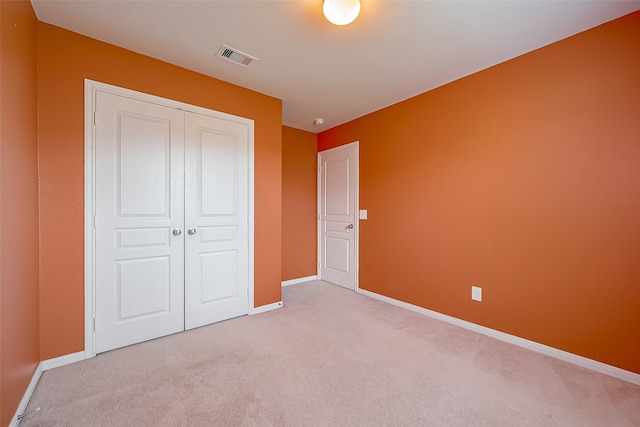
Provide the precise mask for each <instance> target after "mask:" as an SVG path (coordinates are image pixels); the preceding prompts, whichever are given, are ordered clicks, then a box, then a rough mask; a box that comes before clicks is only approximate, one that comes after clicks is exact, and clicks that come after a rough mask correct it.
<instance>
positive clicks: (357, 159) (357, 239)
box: [316, 141, 360, 292]
mask: <svg viewBox="0 0 640 427" xmlns="http://www.w3.org/2000/svg"><path fill="white" fill-rule="evenodd" d="M352 148H353V149H354V151H355V156H354V157H355V159H354V161H355V165H354V167H355V181H356V182H355V183H354V187H355V194H354V197H355V208H354V210H355V212H354V215H355V218H354V229H353V231H354V234H355V235H354V237H353V242H354V248H353V256H354V258H355V260H354V267H355V269H356V271H355V276H356V278H355V282H356V283H355V285H354V289H353V290H354V291H355V292H358V291H359V290H360V255H359V254H360V250H359V247H360V141H354V142H350V143H348V144H343V145H340V146H338V147H334V148H329V149H328V150H323V151H319V152H318V157H317V160H316V161H317V165H318V166H317V178H316V181H317V190H316V192H317V193H318V203H317V206H318V212H317V214H318V222H317V224H318V225H317V229H318V237H317V239H318V262H317V266H318V271H317V274H318V279H319V280H322V276H321V274H320V271H321V262H322V252H321V251H322V219H321V218H322V171H321V167H322V154H323V153H325V154H326V153H332V152H336V151H342V150H348V149H352Z"/></svg>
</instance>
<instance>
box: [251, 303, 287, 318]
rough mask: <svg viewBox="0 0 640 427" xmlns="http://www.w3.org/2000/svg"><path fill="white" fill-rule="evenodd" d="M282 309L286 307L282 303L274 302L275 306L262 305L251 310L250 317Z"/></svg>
mask: <svg viewBox="0 0 640 427" xmlns="http://www.w3.org/2000/svg"><path fill="white" fill-rule="evenodd" d="M282 307H284V304H283V303H282V301H278V302H274V303H273V304H267V305H261V306H260V307H255V308H252V309H249V316H253V315H254V314H261V313H266V312H267V311H271V310H277V309H279V308H282Z"/></svg>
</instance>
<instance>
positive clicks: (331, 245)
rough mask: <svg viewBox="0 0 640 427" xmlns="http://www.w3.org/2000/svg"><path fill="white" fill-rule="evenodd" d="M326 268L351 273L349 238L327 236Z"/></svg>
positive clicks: (325, 245) (325, 246)
mask: <svg viewBox="0 0 640 427" xmlns="http://www.w3.org/2000/svg"><path fill="white" fill-rule="evenodd" d="M324 242H325V244H324V248H325V260H326V265H325V268H326V269H328V270H333V271H334V272H336V273H343V274H349V270H350V269H349V251H350V249H351V248H350V247H349V246H350V242H349V238H348V237H346V238H336V237H325V240H324Z"/></svg>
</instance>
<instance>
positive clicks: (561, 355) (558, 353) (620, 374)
mask: <svg viewBox="0 0 640 427" xmlns="http://www.w3.org/2000/svg"><path fill="white" fill-rule="evenodd" d="M357 292H358V293H359V294H362V295H365V296H368V297H371V298H375V299H377V300H380V301H384V302H386V303H389V304H393V305H395V306H397V307H401V308H404V309H407V310H410V311H413V312H415V313H418V314H422V315H424V316H428V317H431V318H433V319H437V320H441V321H443V322H446V323H450V324H452V325H455V326H459V327H461V328H464V329H468V330H470V331H473V332H477V333H479V334H483V335H486V336H489V337H491V338H495V339H497V340H500V341H504V342H506V343H509V344H513V345H516V346H518V347H522V348H526V349H527V350H531V351H535V352H536V353H540V354H544V355H546V356H551V357H553V358H556V359H560V360H563V361H565V362H569V363H571V364H574V365H577V366H580V367H582V368H586V369H589V370H591V371H595V372H599V373H601V374H605V375H608V376H610V377H614V378H618V379H620V380H623V381H627V382H629V383H631V384H636V385H640V374H636V373H635V372H631V371H626V370H624V369H620V368H617V367H615V366H611V365H607V364H606V363H602V362H598V361H596V360H593V359H588V358H586V357H583V356H578V355H577V354H573V353H569V352H567V351H564V350H559V349H557V348H554V347H549V346H547V345H544V344H540V343H537V342H535V341H530V340H527V339H524V338H520V337H517V336H515V335H511V334H507V333H505V332H500V331H496V330H495V329H491V328H487V327H485V326H481V325H477V324H475V323H471V322H467V321H466V320H462V319H458V318H456V317H452V316H448V315H446V314H442V313H438V312H437V311H433V310H429V309H426V308H423V307H419V306H417V305H413V304H409V303H406V302H403V301H398V300H396V299H393V298H389V297H386V296H384V295H380V294H376V293H375V292H371V291H367V290H364V289H358V291H357Z"/></svg>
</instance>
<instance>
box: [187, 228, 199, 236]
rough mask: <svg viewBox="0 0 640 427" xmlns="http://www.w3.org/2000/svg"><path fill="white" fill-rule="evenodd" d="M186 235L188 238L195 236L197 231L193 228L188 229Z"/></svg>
mask: <svg viewBox="0 0 640 427" xmlns="http://www.w3.org/2000/svg"><path fill="white" fill-rule="evenodd" d="M187 233H189V236H193V235H194V234H196V233H197V231H196V229H195V228H190V229H189V230H188V231H187Z"/></svg>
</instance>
